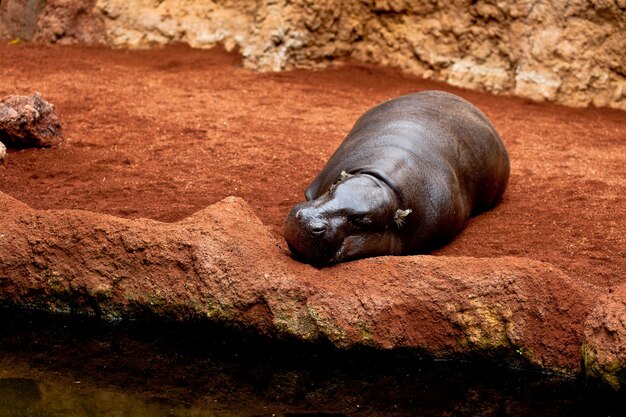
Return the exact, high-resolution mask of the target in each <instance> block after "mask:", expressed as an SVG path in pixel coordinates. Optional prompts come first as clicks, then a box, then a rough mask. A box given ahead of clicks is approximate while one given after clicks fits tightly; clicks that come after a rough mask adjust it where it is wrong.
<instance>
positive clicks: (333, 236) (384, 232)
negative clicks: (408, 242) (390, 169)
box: [285, 172, 411, 265]
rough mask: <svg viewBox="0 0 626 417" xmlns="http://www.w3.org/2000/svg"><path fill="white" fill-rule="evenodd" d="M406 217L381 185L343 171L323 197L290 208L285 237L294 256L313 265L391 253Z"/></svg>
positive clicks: (390, 192)
mask: <svg viewBox="0 0 626 417" xmlns="http://www.w3.org/2000/svg"><path fill="white" fill-rule="evenodd" d="M409 213H411V210H410V209H407V210H402V209H401V208H400V207H399V206H398V198H397V197H396V194H395V193H394V192H393V190H392V189H391V188H390V187H389V186H388V185H387V184H386V183H384V182H383V181H381V180H379V179H378V178H376V177H374V176H371V175H368V174H356V175H350V174H346V173H345V172H342V174H341V178H339V179H338V181H337V182H336V183H335V184H333V185H332V186H331V187H330V189H329V190H328V191H327V192H326V193H324V194H322V195H321V196H319V197H318V198H317V199H315V200H311V201H306V202H304V203H299V204H296V205H295V206H294V207H293V209H291V212H290V213H289V215H288V216H287V220H286V221H285V239H286V240H287V243H288V244H289V248H290V249H291V251H292V252H293V253H294V254H295V255H296V256H298V257H300V258H302V259H303V260H306V261H308V262H310V263H312V264H316V265H323V264H329V263H335V262H341V261H345V260H350V259H355V258H362V257H367V256H375V255H385V254H396V253H399V252H400V251H401V247H400V241H399V239H398V238H397V233H398V231H399V230H400V228H401V227H402V225H403V224H404V218H405V217H406V216H407V215H408V214H409Z"/></svg>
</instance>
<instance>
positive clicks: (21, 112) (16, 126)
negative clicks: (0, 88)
mask: <svg viewBox="0 0 626 417" xmlns="http://www.w3.org/2000/svg"><path fill="white" fill-rule="evenodd" d="M0 141H2V142H4V144H6V146H8V147H10V148H29V147H41V148H49V147H57V146H60V145H62V144H63V142H64V138H63V133H62V127H61V122H60V121H59V118H58V117H57V115H56V113H55V111H54V105H52V104H50V103H48V102H47V101H46V100H44V99H43V97H41V95H40V94H39V93H35V94H33V95H32V96H7V97H4V98H3V99H0Z"/></svg>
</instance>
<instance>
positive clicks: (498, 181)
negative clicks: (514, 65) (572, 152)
mask: <svg viewBox="0 0 626 417" xmlns="http://www.w3.org/2000/svg"><path fill="white" fill-rule="evenodd" d="M509 171H510V167H509V157H508V154H507V152H506V149H505V148H504V145H503V143H502V141H501V140H500V137H499V136H498V134H497V133H496V131H495V129H494V128H493V126H492V125H491V123H490V122H489V120H488V119H487V118H486V116H485V115H484V114H482V113H481V112H480V111H479V110H478V109H477V108H476V107H474V106H473V105H472V104H470V103H469V102H467V101H465V100H463V99H461V98H460V97H457V96H454V95H452V94H449V93H445V92H441V91H425V92H420V93H415V94H409V95H407V96H402V97H399V98H396V99H393V100H389V101H386V102H384V103H382V104H380V105H378V106H376V107H374V108H372V109H371V110H369V111H368V112H366V113H365V114H364V115H363V116H361V118H359V120H358V121H357V122H356V123H355V125H354V127H353V128H352V130H351V131H350V133H348V136H347V137H346V139H345V140H344V142H343V143H342V144H341V145H340V146H339V148H337V150H336V151H335V153H334V154H333V155H332V156H331V158H330V160H329V161H328V163H327V164H326V166H325V167H324V169H323V170H322V171H321V172H320V174H319V175H318V176H317V177H316V178H315V179H314V180H313V182H312V183H311V185H310V186H309V187H308V188H307V190H306V192H305V197H306V200H307V201H305V202H303V203H299V204H297V205H296V206H295V207H294V208H293V209H292V210H291V211H290V213H289V214H288V216H287V219H286V221H285V238H286V240H287V243H288V244H289V247H290V248H291V250H292V252H293V253H294V254H295V255H296V257H297V258H299V259H301V260H303V261H305V262H310V263H313V264H316V265H325V264H330V263H336V262H342V261H347V260H352V259H357V258H363V257H368V256H378V255H404V254H412V253H419V252H423V251H426V250H428V249H431V248H433V247H436V246H439V245H442V244H445V243H447V242H449V241H450V240H451V239H452V238H453V237H454V236H456V235H457V234H458V233H459V232H460V231H461V230H462V229H463V227H464V226H465V224H466V223H467V221H468V219H469V218H470V216H472V215H475V214H477V213H479V212H481V211H483V210H486V209H488V208H489V207H491V206H493V205H494V204H496V203H497V201H499V199H500V198H501V196H502V194H503V193H504V190H505V188H506V185H507V182H508V178H509Z"/></svg>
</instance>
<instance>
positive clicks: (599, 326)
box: [583, 285, 626, 390]
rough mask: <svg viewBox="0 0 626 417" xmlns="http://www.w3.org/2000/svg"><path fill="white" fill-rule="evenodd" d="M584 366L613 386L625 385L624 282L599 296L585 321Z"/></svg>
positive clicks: (588, 372)
mask: <svg viewBox="0 0 626 417" xmlns="http://www.w3.org/2000/svg"><path fill="white" fill-rule="evenodd" d="M583 353H584V359H585V369H586V372H587V375H588V376H589V377H591V378H600V379H602V380H604V381H605V382H606V383H608V384H609V385H610V386H611V387H613V388H614V389H615V390H620V389H625V388H626V285H620V286H617V287H614V288H612V289H611V291H610V292H609V293H608V294H606V295H605V296H603V297H601V298H600V299H599V300H598V303H597V304H596V308H595V309H594V310H593V312H592V313H591V314H590V315H589V318H588V319H587V322H586V323H585V345H584V351H583Z"/></svg>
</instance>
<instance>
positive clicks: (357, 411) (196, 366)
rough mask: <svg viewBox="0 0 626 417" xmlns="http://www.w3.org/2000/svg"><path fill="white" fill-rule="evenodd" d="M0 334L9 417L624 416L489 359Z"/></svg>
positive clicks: (232, 341)
mask: <svg viewBox="0 0 626 417" xmlns="http://www.w3.org/2000/svg"><path fill="white" fill-rule="evenodd" d="M0 329H1V331H2V335H3V337H2V340H1V341H0V417H4V416H7V417H8V416H11V417H26V416H29V417H40V416H41V417H44V416H45V417H57V416H76V417H81V416H85V417H87V416H89V417H99V416H106V417H112V416H120V417H135V416H137V417H139V416H142V417H144V416H149V417H152V416H159V417H160V416H176V417H187V416H189V417H204V416H219V417H222V416H224V417H225V416H229V417H230V416H233V417H234V416H249V417H252V416H268V417H269V416H285V417H286V416H290V417H296V416H308V417H322V416H325V417H333V416H398V417H399V416H455V417H456V416H494V417H496V416H497V417H500V416H533V417H540V416H550V417H559V416H564V417H565V416H567V417H570V416H587V415H589V416H617V417H619V416H626V399H624V398H622V397H623V396H619V395H617V394H611V393H607V392H602V391H596V390H592V389H590V388H589V387H586V386H585V384H584V382H583V381H576V380H567V379H563V378H561V377H558V376H549V375H543V374H538V373H535V372H527V371H514V370H510V369H507V368H505V367H501V366H494V365H493V364H492V363H491V362H489V361H483V362H477V361H472V362H460V361H455V362H440V361H433V360H429V359H424V358H418V357H416V356H415V355H414V354H408V353H403V352H391V353H387V354H381V353H380V352H371V351H352V352H347V353H345V352H344V353H341V352H336V351H334V350H333V349H331V348H329V347H327V346H322V345H316V346H311V345H303V344H301V343H297V342H293V341H283V342H282V343H274V342H271V341H268V340H266V339H262V338H257V337H253V336H250V335H248V334H246V333H245V332H242V331H226V330H224V329H221V328H216V327H212V326H206V325H185V326H181V325H180V324H174V323H160V324H155V325H153V326H146V325H145V324H140V323H124V324H117V325H109V324H102V323H99V322H97V321H95V320H91V319H85V318H75V319H68V318H63V317H59V318H50V317H46V316H42V315H35V314H32V313H29V314H23V313H16V312H14V311H4V312H3V313H2V314H0ZM173 329H175V330H173Z"/></svg>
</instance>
